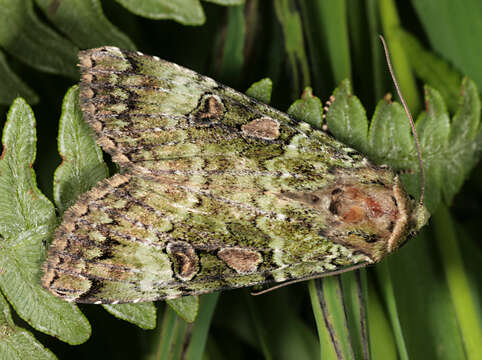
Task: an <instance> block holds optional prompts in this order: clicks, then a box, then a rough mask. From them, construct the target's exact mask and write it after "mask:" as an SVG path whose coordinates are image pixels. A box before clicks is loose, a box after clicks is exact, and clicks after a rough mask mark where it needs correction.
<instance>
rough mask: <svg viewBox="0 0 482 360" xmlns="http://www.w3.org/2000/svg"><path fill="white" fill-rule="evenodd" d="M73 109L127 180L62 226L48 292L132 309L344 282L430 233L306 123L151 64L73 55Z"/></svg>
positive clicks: (420, 216)
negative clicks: (316, 280)
mask: <svg viewBox="0 0 482 360" xmlns="http://www.w3.org/2000/svg"><path fill="white" fill-rule="evenodd" d="M80 68H81V72H82V80H81V84H80V89H81V90H80V101H81V106H82V110H83V113H84V117H85V120H86V121H87V122H88V123H89V124H90V125H91V127H92V129H93V130H94V132H95V134H96V137H97V142H98V143H99V144H100V146H101V147H102V148H103V149H104V150H105V151H106V152H107V153H109V154H110V155H111V156H112V159H113V161H114V162H116V163H117V164H118V165H119V167H120V169H121V173H120V174H117V175H114V176H113V177H111V178H110V179H107V180H104V181H102V182H101V183H99V184H98V185H97V186H96V187H95V188H93V189H92V190H91V191H89V192H87V193H85V194H83V195H82V196H81V197H80V198H79V199H78V201H77V203H76V204H75V205H74V206H72V207H71V208H70V209H69V210H68V211H66V212H65V214H64V216H63V222H62V224H61V225H60V226H59V228H58V229H57V231H56V233H55V237H54V240H53V243H52V244H51V246H50V248H49V252H48V258H47V261H46V263H45V265H44V275H43V279H42V282H43V286H44V287H45V288H47V289H48V290H49V291H51V292H52V293H53V294H54V295H56V296H59V297H62V298H64V299H66V300H68V301H75V302H86V303H112V304H116V303H127V302H139V301H152V300H159V299H172V298H177V297H180V296H185V295H197V294H203V293H208V292H212V291H217V290H223V289H232V288H238V287H243V286H250V285H256V284H263V283H267V282H284V281H287V280H293V279H304V278H309V277H313V276H324V275H329V274H333V273H340V272H344V271H348V270H352V269H354V268H359V267H362V266H366V265H369V264H373V263H376V262H378V261H380V260H381V259H383V258H384V257H385V256H386V255H388V254H389V253H391V252H393V251H394V250H396V249H397V248H398V247H399V246H400V245H401V244H403V243H404V242H405V241H406V239H407V237H408V236H410V235H412V234H414V233H415V232H416V231H417V230H418V229H419V228H420V227H421V226H423V225H424V224H425V222H426V221H427V212H426V210H425V208H424V207H423V205H420V204H418V203H416V202H415V201H413V200H411V199H410V198H409V196H408V195H407V193H406V192H405V191H404V189H403V187H402V185H401V183H400V181H399V179H398V177H397V176H396V174H395V173H394V172H393V171H392V170H390V169H389V168H387V167H380V166H375V165H373V164H371V163H370V162H369V161H368V160H367V159H366V158H364V157H363V156H362V155H361V154H359V153H358V152H356V151H355V150H353V149H351V148H350V147H348V146H346V145H344V144H342V143H340V142H339V141H336V140H335V139H333V138H332V137H330V136H328V135H327V134H325V133H324V132H322V131H319V130H316V129H313V128H312V127H310V126H309V125H308V124H306V123H303V122H297V121H295V120H294V119H293V118H291V117H290V116H288V115H286V114H285V113H282V112H280V111H278V110H275V109H273V108H271V107H269V106H267V105H265V104H262V103H260V102H258V101H256V100H254V99H251V98H249V97H247V96H246V95H243V94H241V93H239V92H237V91H235V90H233V89H231V88H228V87H226V86H224V85H222V84H219V83H217V82H216V81H214V80H212V79H210V78H208V77H205V76H202V75H200V74H198V73H195V72H193V71H191V70H188V69H185V68H183V67H181V66H178V65H176V64H173V63H169V62H166V61H163V60H161V59H159V58H157V57H155V56H154V57H152V56H147V55H144V54H142V53H139V52H130V51H124V50H121V49H118V48H115V47H102V48H98V49H91V50H87V51H83V52H81V53H80Z"/></svg>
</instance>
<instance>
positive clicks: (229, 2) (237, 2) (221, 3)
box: [203, 0, 244, 5]
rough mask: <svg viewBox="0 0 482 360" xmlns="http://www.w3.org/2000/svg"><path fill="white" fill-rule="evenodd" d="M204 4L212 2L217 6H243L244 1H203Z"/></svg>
mask: <svg viewBox="0 0 482 360" xmlns="http://www.w3.org/2000/svg"><path fill="white" fill-rule="evenodd" d="M203 1H206V2H212V3H214V4H218V5H241V4H244V0H203Z"/></svg>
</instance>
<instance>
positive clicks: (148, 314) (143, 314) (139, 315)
mask: <svg viewBox="0 0 482 360" xmlns="http://www.w3.org/2000/svg"><path fill="white" fill-rule="evenodd" d="M103 307H104V309H106V310H107V311H108V312H109V313H111V314H112V315H114V316H115V317H117V318H119V319H122V320H125V321H129V322H131V323H133V324H135V325H137V326H139V327H141V328H143V329H154V328H155V327H156V306H155V305H154V303H153V302H146V303H139V304H117V305H103Z"/></svg>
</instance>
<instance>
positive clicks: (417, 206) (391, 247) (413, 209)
mask: <svg viewBox="0 0 482 360" xmlns="http://www.w3.org/2000/svg"><path fill="white" fill-rule="evenodd" d="M393 194H394V197H395V198H396V201H397V206H398V211H399V220H398V223H399V224H400V225H399V228H398V229H397V228H395V229H394V231H393V233H392V235H391V236H390V239H389V240H388V242H387V252H388V253H392V252H394V251H396V250H397V249H398V248H400V247H401V246H402V245H404V244H406V242H407V241H408V240H409V239H410V238H412V237H414V236H415V235H416V234H417V232H418V231H419V230H420V229H421V228H422V227H423V226H424V225H425V224H426V223H427V221H428V219H429V218H430V214H429V212H428V210H427V208H426V207H425V206H424V205H423V204H421V203H419V202H417V201H416V200H415V199H413V198H411V197H410V196H409V195H408V194H407V193H406V192H405V190H404V189H403V187H402V184H401V182H400V180H399V178H398V177H396V178H395V184H394V186H393Z"/></svg>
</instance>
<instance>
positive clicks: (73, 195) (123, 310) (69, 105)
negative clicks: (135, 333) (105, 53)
mask: <svg viewBox="0 0 482 360" xmlns="http://www.w3.org/2000/svg"><path fill="white" fill-rule="evenodd" d="M78 96H79V89H78V86H72V87H71V88H70V89H69V90H68V91H67V93H66V94H65V97H64V102H63V103H62V115H61V116H60V123H59V136H58V146H59V154H60V156H61V157H62V163H61V164H60V165H59V167H58V168H57V170H55V174H54V199H55V203H56V205H57V207H58V208H59V211H60V213H63V212H64V211H65V210H66V209H68V208H69V207H70V206H71V205H73V204H74V202H75V201H76V199H77V197H78V196H79V195H81V194H83V193H85V192H86V191H88V190H90V189H91V188H92V187H93V186H95V185H96V184H97V183H98V182H99V181H100V180H102V179H104V178H105V177H107V176H108V169H107V166H106V164H105V163H104V160H103V159H102V151H101V150H100V148H99V146H98V145H97V144H96V142H95V140H94V137H93V133H92V129H91V128H90V127H89V125H87V124H86V122H85V121H84V118H83V115H82V111H81V109H80V104H79V98H78ZM102 306H103V307H104V308H106V310H107V311H108V312H110V313H111V314H113V315H115V316H117V317H118V318H120V319H123V320H126V321H129V322H131V323H134V324H136V325H138V326H139V327H141V328H147V329H151V328H152V327H154V326H155V322H156V318H155V316H156V312H155V307H154V304H152V303H146V304H122V305H102Z"/></svg>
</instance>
